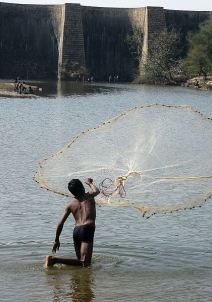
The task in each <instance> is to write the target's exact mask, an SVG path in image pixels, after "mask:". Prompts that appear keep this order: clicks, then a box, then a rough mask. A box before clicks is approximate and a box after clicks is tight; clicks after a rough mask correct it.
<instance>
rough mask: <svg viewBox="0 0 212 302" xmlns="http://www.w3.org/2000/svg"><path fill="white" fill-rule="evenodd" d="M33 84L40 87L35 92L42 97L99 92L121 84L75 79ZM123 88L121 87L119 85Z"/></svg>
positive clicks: (112, 88) (107, 90)
mask: <svg viewBox="0 0 212 302" xmlns="http://www.w3.org/2000/svg"><path fill="white" fill-rule="evenodd" d="M31 84H33V85H35V86H37V87H38V88H39V89H38V90H36V91H35V94H36V95H38V96H40V97H54V98H55V97H57V98H60V97H66V96H71V95H74V96H78V95H80V96H82V95H86V94H93V93H95V94H98V93H104V92H106V93H107V92H110V91H111V90H114V89H118V86H119V85H109V84H108V85H105V83H89V82H73V81H41V82H36V81H32V82H31ZM119 88H121V87H119Z"/></svg>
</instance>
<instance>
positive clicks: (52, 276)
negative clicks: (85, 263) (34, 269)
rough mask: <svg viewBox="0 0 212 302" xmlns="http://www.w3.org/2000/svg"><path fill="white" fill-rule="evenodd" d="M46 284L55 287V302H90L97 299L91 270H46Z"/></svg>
mask: <svg viewBox="0 0 212 302" xmlns="http://www.w3.org/2000/svg"><path fill="white" fill-rule="evenodd" d="M45 274H46V283H47V285H48V286H49V285H50V286H52V287H53V293H54V296H53V301H54V302H61V301H73V302H79V301H84V302H90V301H93V299H94V298H95V294H94V291H93V288H94V286H95V285H94V276H93V270H92V269H90V268H83V269H82V268H70V267H63V266H61V267H54V268H52V269H47V270H45Z"/></svg>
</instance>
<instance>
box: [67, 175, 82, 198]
mask: <svg viewBox="0 0 212 302" xmlns="http://www.w3.org/2000/svg"><path fill="white" fill-rule="evenodd" d="M68 189H69V191H70V192H71V193H72V194H73V195H74V196H75V197H76V196H78V195H80V194H81V193H82V190H84V186H83V184H82V182H81V181H80V180H79V179H72V180H71V181H69V183H68Z"/></svg>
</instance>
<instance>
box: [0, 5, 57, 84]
mask: <svg viewBox="0 0 212 302" xmlns="http://www.w3.org/2000/svg"><path fill="white" fill-rule="evenodd" d="M61 10H62V6H59V5H58V6H45V5H22V4H8V3H0V77H1V78H10V77H16V76H19V75H21V77H22V78H49V77H50V78H54V77H55V76H56V75H57V72H58V43H59V41H60V39H61V36H60V34H61V29H60V26H61Z"/></svg>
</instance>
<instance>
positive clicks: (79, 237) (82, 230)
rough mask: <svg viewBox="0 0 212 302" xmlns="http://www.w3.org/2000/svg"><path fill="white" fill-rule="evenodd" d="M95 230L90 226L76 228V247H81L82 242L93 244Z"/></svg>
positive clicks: (74, 237) (74, 234) (84, 225)
mask: <svg viewBox="0 0 212 302" xmlns="http://www.w3.org/2000/svg"><path fill="white" fill-rule="evenodd" d="M94 232H95V228H94V227H93V226H91V225H88V224H83V225H80V226H76V227H75V228H74V231H73V240H74V244H75V245H80V244H81V242H91V243H93V239H94Z"/></svg>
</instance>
